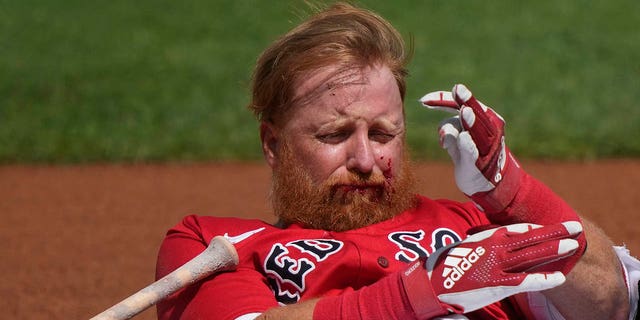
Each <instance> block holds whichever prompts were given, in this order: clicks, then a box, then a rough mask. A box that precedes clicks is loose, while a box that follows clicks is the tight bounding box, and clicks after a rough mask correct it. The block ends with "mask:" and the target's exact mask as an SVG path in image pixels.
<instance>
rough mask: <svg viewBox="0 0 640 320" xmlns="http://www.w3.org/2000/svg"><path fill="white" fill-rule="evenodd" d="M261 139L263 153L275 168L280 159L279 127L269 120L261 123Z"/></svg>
mask: <svg viewBox="0 0 640 320" xmlns="http://www.w3.org/2000/svg"><path fill="white" fill-rule="evenodd" d="M260 140H261V141H262V153H263V154H264V159H265V160H267V163H268V164H269V166H270V167H271V168H274V167H275V165H276V162H277V160H278V157H277V150H278V142H279V140H278V129H277V128H276V127H275V126H274V125H273V124H272V123H269V122H265V121H263V122H261V123H260Z"/></svg>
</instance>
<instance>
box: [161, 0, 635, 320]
mask: <svg viewBox="0 0 640 320" xmlns="http://www.w3.org/2000/svg"><path fill="white" fill-rule="evenodd" d="M401 39H402V38H401V37H400V36H399V35H398V33H397V31H396V30H395V29H394V28H393V27H392V26H391V25H390V24H389V23H388V22H386V21H385V20H383V19H382V18H380V17H379V16H377V15H375V14H374V13H371V12H369V11H366V10H362V9H359V8H356V7H353V6H350V5H346V4H336V5H334V6H332V7H330V8H328V9H326V10H324V11H322V12H319V13H317V14H316V15H314V16H312V17H311V18H309V19H308V20H307V21H305V22H304V23H302V24H301V25H299V26H298V27H296V28H294V29H293V30H291V31H290V32H289V33H287V34H286V35H284V36H283V37H282V38H280V39H279V40H277V41H275V42H274V43H273V44H272V45H271V46H270V47H269V48H267V49H266V50H265V52H263V54H262V55H261V57H260V58H259V59H258V62H257V66H256V70H255V73H254V79H253V99H252V102H251V104H250V108H251V109H252V110H253V111H254V113H255V114H256V116H257V117H258V119H259V121H260V137H261V140H262V147H263V152H264V156H265V159H266V161H267V163H268V165H269V166H270V167H271V168H272V170H273V187H272V202H273V208H274V212H275V214H276V215H277V216H278V218H279V222H278V224H277V225H276V226H272V225H268V224H266V223H264V222H262V221H258V220H242V219H235V218H215V217H200V216H188V217H186V218H185V219H184V220H183V221H182V222H181V223H180V224H178V225H177V226H176V227H174V228H172V229H171V230H170V231H169V232H168V234H167V237H166V239H165V241H164V242H163V245H162V248H161V250H160V253H159V258H158V266H157V277H162V276H163V275H165V274H167V273H169V272H170V271H172V270H174V269H175V268H177V267H178V266H180V265H182V264H183V263H184V262H186V261H187V260H189V259H191V258H192V257H194V256H195V255H197V254H198V253H199V252H201V251H202V250H204V248H205V247H206V246H207V244H208V242H209V241H210V239H211V238H212V237H214V236H216V235H225V236H227V237H228V238H229V239H232V240H233V242H234V243H235V246H236V249H237V251H238V254H239V257H240V264H239V266H238V268H237V270H236V271H234V272H226V273H221V274H218V275H215V276H212V277H210V278H208V279H206V280H205V281H203V282H201V283H199V284H197V285H194V286H192V287H189V288H186V289H184V290H182V291H179V292H178V293H176V294H174V295H173V296H171V297H170V298H169V299H167V300H166V301H164V302H162V303H161V304H159V305H158V317H159V318H160V319H177V318H185V319H253V318H256V317H257V318H260V319H312V318H313V319H431V318H441V319H444V318H447V317H450V318H451V319H453V318H455V319H465V318H469V319H522V318H531V319H562V318H564V319H627V318H630V317H631V313H632V312H634V311H633V310H630V308H629V306H630V304H631V303H630V302H631V300H630V299H637V292H635V293H633V294H635V296H634V295H633V294H630V292H632V291H628V288H632V286H627V285H626V284H627V283H630V281H631V280H632V277H631V276H630V275H631V272H630V271H629V270H630V268H631V264H632V263H635V262H634V261H635V260H634V259H633V258H631V257H630V256H629V255H628V252H625V251H624V250H623V249H618V251H619V255H620V257H623V258H624V259H626V260H625V261H627V263H626V264H624V268H621V265H622V264H621V263H620V261H622V260H619V259H618V257H617V256H616V252H615V251H614V250H613V249H612V244H611V243H610V241H609V240H608V239H607V238H606V236H605V235H604V234H603V233H602V232H601V231H600V230H599V229H597V228H596V227H595V226H593V225H592V224H591V223H589V222H588V221H585V220H584V219H581V218H580V217H579V216H578V215H577V214H576V213H575V212H574V211H573V210H572V209H571V208H570V207H569V206H568V205H567V204H566V203H564V201H562V200H561V199H560V198H559V197H558V196H556V195H555V194H554V193H553V192H552V191H551V190H549V189H548V188H547V187H545V186H544V185H543V184H542V183H540V182H538V181H537V180H535V179H534V178H532V177H531V176H529V175H528V174H526V172H524V170H523V169H522V168H520V166H519V165H518V163H517V162H516V160H515V158H514V157H513V156H512V155H511V153H510V152H509V149H508V148H507V147H506V145H505V143H504V136H503V125H504V122H503V120H502V119H501V118H500V117H499V116H498V115H497V114H496V113H495V112H494V111H493V110H492V109H490V108H488V107H486V106H485V105H483V104H482V103H480V102H479V101H477V100H476V99H475V97H473V95H472V94H471V92H470V91H469V90H468V89H467V88H466V87H464V86H462V85H456V86H455V87H454V89H453V91H452V92H435V93H431V94H428V95H426V96H425V97H424V98H423V99H422V103H423V104H424V105H425V106H427V107H430V108H441V109H448V110H451V111H453V112H455V113H456V115H457V116H455V117H453V118H451V119H448V120H447V121H445V122H444V124H443V125H442V126H441V128H440V137H441V142H442V145H443V147H445V148H446V149H447V151H448V152H449V154H450V155H451V157H452V160H453V162H454V165H455V169H456V172H455V173H456V174H455V175H456V182H457V184H458V186H459V187H460V189H461V190H462V191H463V192H464V193H465V194H467V195H468V196H469V197H470V198H471V199H472V200H473V202H468V203H458V202H455V201H448V200H437V201H434V200H431V199H429V198H427V197H424V196H417V195H416V194H415V191H414V177H413V175H412V172H411V170H410V164H409V160H408V153H407V150H406V146H405V114H404V109H403V102H404V94H405V81H404V78H405V76H406V74H407V72H406V70H405V66H406V63H407V52H405V48H404V45H403V43H402V40H401ZM583 229H584V230H583ZM587 243H588V250H586V247H587ZM427 257H428V259H426V258H427ZM623 258H621V259H623ZM425 259H426V261H425ZM636 262H637V261H636ZM635 281H637V279H636V280H635Z"/></svg>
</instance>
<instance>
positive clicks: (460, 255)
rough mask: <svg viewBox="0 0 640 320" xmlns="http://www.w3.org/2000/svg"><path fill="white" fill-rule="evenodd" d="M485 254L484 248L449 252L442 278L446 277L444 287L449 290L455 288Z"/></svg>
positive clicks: (455, 249)
mask: <svg viewBox="0 0 640 320" xmlns="http://www.w3.org/2000/svg"><path fill="white" fill-rule="evenodd" d="M484 253H485V250H484V248H483V247H477V248H475V249H469V248H454V249H453V250H451V251H450V252H449V254H448V255H447V258H446V259H445V261H444V265H445V266H446V267H445V268H444V270H443V271H442V276H443V277H446V278H445V280H444V287H445V288H447V289H451V288H453V286H454V285H455V284H456V282H457V281H458V280H460V278H462V276H463V275H464V273H465V272H466V271H468V270H469V269H471V267H472V266H473V264H474V263H475V262H476V261H478V259H480V256H482V255H483V254H484Z"/></svg>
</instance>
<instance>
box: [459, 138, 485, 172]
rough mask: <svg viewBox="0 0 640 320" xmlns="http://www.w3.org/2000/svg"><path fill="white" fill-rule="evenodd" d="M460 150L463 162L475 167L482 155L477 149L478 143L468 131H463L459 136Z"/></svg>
mask: <svg viewBox="0 0 640 320" xmlns="http://www.w3.org/2000/svg"><path fill="white" fill-rule="evenodd" d="M458 149H460V159H461V160H462V162H464V163H468V164H469V165H472V166H475V163H476V160H478V156H479V155H480V154H479V152H478V148H477V147H476V142H475V141H474V140H473V138H472V137H471V135H470V134H469V132H468V131H462V132H460V134H459V135H458Z"/></svg>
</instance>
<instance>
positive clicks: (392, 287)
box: [313, 261, 449, 320]
mask: <svg viewBox="0 0 640 320" xmlns="http://www.w3.org/2000/svg"><path fill="white" fill-rule="evenodd" d="M448 313H449V312H448V311H447V310H446V309H445V308H444V307H443V304H441V303H440V300H439V299H438V298H437V297H436V294H435V292H434V291H433V288H432V287H431V282H430V280H429V276H428V275H427V271H426V270H425V268H424V264H423V261H418V262H414V263H413V264H411V265H410V267H409V268H407V269H406V270H405V271H402V272H397V273H393V274H390V275H389V276H387V277H385V278H382V279H381V280H379V281H378V282H376V283H374V284H372V285H370V286H367V287H362V288H360V289H358V290H356V291H351V292H346V293H343V294H341V295H339V296H329V297H323V298H321V299H320V300H318V302H317V303H316V305H315V308H314V311H313V318H314V319H376V318H380V315H384V316H385V318H387V319H416V320H420V319H431V318H433V317H436V316H442V315H446V314H448Z"/></svg>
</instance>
